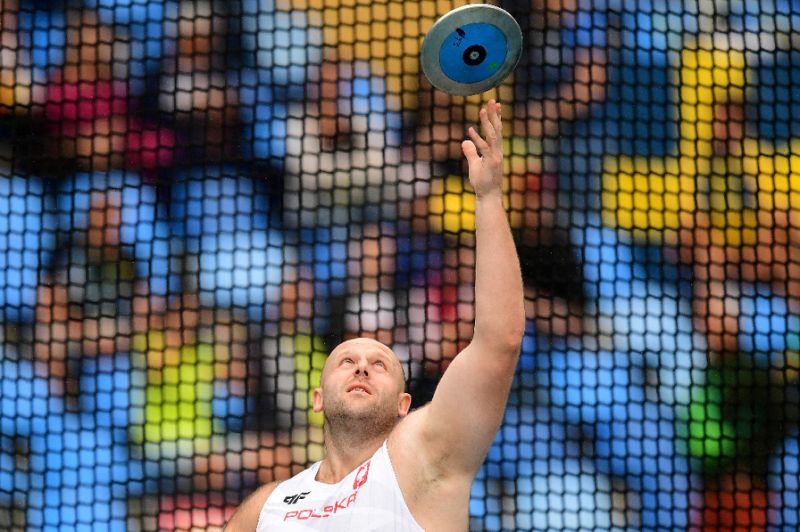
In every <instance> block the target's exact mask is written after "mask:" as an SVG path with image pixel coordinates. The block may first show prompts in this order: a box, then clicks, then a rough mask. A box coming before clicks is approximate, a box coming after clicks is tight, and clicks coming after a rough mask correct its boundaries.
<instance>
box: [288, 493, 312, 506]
mask: <svg viewBox="0 0 800 532" xmlns="http://www.w3.org/2000/svg"><path fill="white" fill-rule="evenodd" d="M309 493H311V492H310V491H303V492H301V493H296V494H294V495H289V496H287V497H284V498H283V502H285V503H286V504H297V501H299V500H300V499H305V498H306V495H308V494H309Z"/></svg>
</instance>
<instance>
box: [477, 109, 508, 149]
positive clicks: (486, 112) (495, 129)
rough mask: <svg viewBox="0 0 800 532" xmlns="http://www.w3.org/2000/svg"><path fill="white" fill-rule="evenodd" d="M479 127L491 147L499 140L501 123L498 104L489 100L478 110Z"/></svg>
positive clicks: (501, 128)
mask: <svg viewBox="0 0 800 532" xmlns="http://www.w3.org/2000/svg"><path fill="white" fill-rule="evenodd" d="M480 120H481V128H482V130H483V136H484V138H486V140H487V141H488V143H489V145H491V146H492V147H494V146H497V145H498V143H499V142H500V137H501V133H502V130H503V124H502V121H501V119H500V104H499V103H497V102H495V101H494V100H489V103H488V104H486V107H485V108H483V109H481V111H480Z"/></svg>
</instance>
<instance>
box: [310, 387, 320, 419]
mask: <svg viewBox="0 0 800 532" xmlns="http://www.w3.org/2000/svg"><path fill="white" fill-rule="evenodd" d="M311 405H312V406H313V408H314V412H317V413H319V412H322V388H314V390H313V391H312V392H311Z"/></svg>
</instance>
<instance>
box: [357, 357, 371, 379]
mask: <svg viewBox="0 0 800 532" xmlns="http://www.w3.org/2000/svg"><path fill="white" fill-rule="evenodd" d="M362 374H363V375H364V376H365V377H369V370H368V369H367V361H366V360H365V359H363V358H362V359H361V360H359V361H358V365H357V366H356V375H362Z"/></svg>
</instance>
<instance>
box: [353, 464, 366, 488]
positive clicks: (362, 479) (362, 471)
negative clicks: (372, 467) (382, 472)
mask: <svg viewBox="0 0 800 532" xmlns="http://www.w3.org/2000/svg"><path fill="white" fill-rule="evenodd" d="M368 475H369V462H367V463H366V464H364V465H363V466H361V467H360V468H359V469H358V473H356V479H355V480H354V481H353V489H354V490H357V489H358V488H360V487H361V486H363V485H364V484H365V483H366V482H367V476H368Z"/></svg>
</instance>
